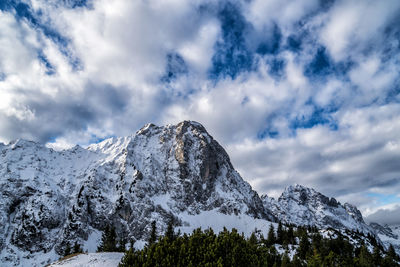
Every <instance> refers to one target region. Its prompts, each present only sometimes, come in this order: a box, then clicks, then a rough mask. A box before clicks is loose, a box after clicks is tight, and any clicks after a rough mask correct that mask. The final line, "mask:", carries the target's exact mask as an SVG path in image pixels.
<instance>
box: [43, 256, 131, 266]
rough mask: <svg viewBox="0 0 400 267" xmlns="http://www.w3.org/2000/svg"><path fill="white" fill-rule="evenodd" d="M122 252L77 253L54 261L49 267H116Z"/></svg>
mask: <svg viewBox="0 0 400 267" xmlns="http://www.w3.org/2000/svg"><path fill="white" fill-rule="evenodd" d="M123 255H124V253H119V252H102V253H88V254H79V255H77V256H74V257H71V258H68V259H65V260H62V261H58V262H55V263H53V264H51V265H49V267H58V266H62V267H83V266H85V267H116V266H118V263H119V262H120V261H121V258H122V256H123Z"/></svg>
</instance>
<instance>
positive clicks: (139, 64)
mask: <svg viewBox="0 0 400 267" xmlns="http://www.w3.org/2000/svg"><path fill="white" fill-rule="evenodd" d="M399 14H400V2H399V1H395V0H393V1H390V0H388V1H360V0H358V1H356V0H354V1H344V0H343V1H317V0H301V1H277V0H268V1H265V0H254V1H234V0H232V1H219V2H215V1H208V0H196V1H178V0H167V1H153V0H150V1H127V0H126V1H123V0H116V1H112V2H110V1H106V0H93V1H74V0H69V1H61V0H60V1H45V0H31V1H29V0H26V1H18V0H10V1H3V2H2V3H1V4H0V32H1V34H0V99H1V100H0V141H3V142H8V141H10V140H12V139H15V138H26V139H32V140H37V141H41V142H45V143H51V144H52V145H54V146H59V147H65V146H70V145H73V144H76V143H79V144H81V145H85V144H88V143H91V142H96V141H97V140H100V139H103V138H105V137H107V136H114V135H117V136H121V135H127V134H130V133H132V132H134V131H136V130H137V129H138V128H140V127H141V126H142V125H143V124H145V123H147V122H154V123H157V124H166V123H175V122H178V121H180V120H183V119H192V120H197V121H199V122H201V123H203V124H204V125H205V126H206V128H207V129H208V130H209V132H210V133H211V134H212V135H214V137H215V138H216V139H217V140H219V141H220V142H221V144H222V145H223V146H224V147H226V149H227V150H228V153H229V154H230V155H231V158H232V161H233V163H234V165H235V167H236V168H237V169H238V170H239V171H240V173H241V174H242V176H243V177H244V178H245V179H246V180H248V181H250V183H251V184H252V185H253V186H254V187H255V189H256V190H258V191H259V192H260V193H267V194H269V195H272V196H278V195H279V193H280V192H282V190H283V188H284V187H285V186H287V185H289V184H293V183H299V184H304V185H307V186H311V187H314V188H316V189H317V190H320V191H321V192H323V193H325V194H328V195H330V196H335V197H337V198H339V199H340V200H341V201H349V202H351V203H353V204H356V205H358V206H359V207H360V208H361V209H362V211H363V212H364V215H369V214H372V215H371V218H375V217H376V216H378V215H376V214H380V213H382V212H383V213H385V214H388V216H386V217H385V216H382V217H385V218H387V219H385V220H384V221H382V220H381V222H388V223H400V220H399V218H398V217H395V216H394V215H393V216H391V214H392V213H393V212H392V210H393V209H387V208H386V209H385V207H386V206H385V205H387V204H388V203H385V204H383V203H381V202H380V201H378V200H379V198H378V200H377V197H376V195H374V196H372V195H371V193H374V194H375V193H376V194H379V196H382V197H383V196H386V195H391V194H398V192H400V164H399V162H400V135H399V133H400V105H399V101H400V96H399V93H400V88H399V84H400V81H399V75H398V73H400V52H399V51H400V27H399V25H400V24H399V22H400V21H399V17H400V16H399ZM396 203H397V204H399V203H398V200H396V199H394V200H392V203H389V204H391V205H396ZM374 214H375V215H374ZM374 216H375V217H374ZM376 218H378V217H376Z"/></svg>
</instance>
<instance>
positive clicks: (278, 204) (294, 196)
mask: <svg viewBox="0 0 400 267" xmlns="http://www.w3.org/2000/svg"><path fill="white" fill-rule="evenodd" d="M263 202H264V205H265V206H266V207H268V208H269V209H271V210H272V211H273V214H275V215H276V217H277V218H278V219H279V220H281V221H283V222H285V223H294V224H297V225H314V226H317V227H319V228H329V227H331V228H335V229H349V230H359V231H361V232H364V233H369V232H372V231H371V229H370V228H369V226H368V225H366V224H365V222H364V220H363V218H362V215H361V212H360V211H359V210H358V209H357V208H356V207H354V206H352V205H350V204H348V203H346V204H344V205H342V204H341V203H340V202H338V201H336V199H334V198H329V197H327V196H325V195H323V194H321V193H319V192H317V191H315V190H314V189H312V188H308V187H305V186H302V185H298V184H296V185H291V186H288V187H286V188H285V190H284V192H283V193H282V195H281V196H280V197H279V198H278V200H274V199H271V198H268V197H266V196H265V197H263Z"/></svg>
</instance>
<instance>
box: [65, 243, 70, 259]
mask: <svg viewBox="0 0 400 267" xmlns="http://www.w3.org/2000/svg"><path fill="white" fill-rule="evenodd" d="M70 254H71V245H70V244H69V243H67V245H66V247H65V250H64V257H65V256H68V255H70Z"/></svg>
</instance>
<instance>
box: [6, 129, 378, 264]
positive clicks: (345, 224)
mask: <svg viewBox="0 0 400 267" xmlns="http://www.w3.org/2000/svg"><path fill="white" fill-rule="evenodd" d="M0 153H1V154H0V155H1V160H0V175H1V176H0V177H1V180H0V194H1V197H2V200H1V201H0V223H1V224H2V225H5V227H4V228H3V229H0V256H1V261H2V262H3V263H7V264H10V265H12V264H14V265H19V264H22V263H25V262H29V264H32V265H34V266H35V264H37V265H41V264H42V263H45V262H49V261H50V260H54V259H56V258H57V257H58V256H57V255H60V254H61V253H62V251H63V249H64V248H65V246H66V245H67V243H71V242H78V243H80V244H82V245H83V246H84V248H86V249H88V250H93V248H95V247H96V244H95V243H96V242H98V239H99V237H100V233H101V231H102V229H104V227H105V226H106V225H107V224H112V225H114V226H115V227H116V231H117V234H118V235H119V236H124V237H126V238H128V239H134V240H137V241H138V243H139V244H140V243H141V242H142V243H143V241H144V240H146V238H147V235H148V233H149V232H150V222H151V221H152V220H156V221H157V222H158V227H159V231H161V232H162V231H164V230H165V229H166V224H167V222H168V221H169V220H174V221H175V223H176V225H177V226H179V227H181V228H182V230H186V231H191V229H193V228H195V227H197V226H202V227H207V226H208V227H213V228H218V229H219V228H220V227H221V226H225V225H224V224H226V225H231V227H238V228H240V229H241V230H242V231H245V232H246V233H248V234H249V233H250V232H251V231H252V230H254V228H258V229H260V228H262V229H263V230H264V232H265V231H267V229H268V225H269V224H271V223H274V222H276V221H277V220H278V219H279V220H281V221H283V222H285V223H292V224H298V225H300V224H304V221H305V219H304V218H306V219H309V218H313V222H314V224H315V226H319V227H333V228H335V227H336V228H341V229H351V230H360V231H362V232H365V233H374V231H373V230H372V228H370V227H369V226H367V225H366V224H365V222H364V221H363V219H362V215H361V213H360V212H359V211H358V210H357V209H356V208H355V207H353V206H350V205H347V206H346V204H345V205H344V206H342V205H341V204H340V203H338V202H337V201H336V200H333V199H330V198H327V197H326V196H323V195H322V194H320V193H318V192H316V191H315V190H313V189H308V188H306V187H302V186H299V185H297V186H292V187H288V188H287V189H286V190H285V191H284V192H283V193H282V196H281V197H282V198H280V199H278V200H274V199H271V198H268V197H266V196H264V197H262V198H261V197H260V196H259V195H258V193H257V192H256V191H254V190H253V189H252V188H251V186H250V184H249V183H248V182H246V181H245V180H244V179H243V178H242V177H241V176H240V174H239V173H238V172H237V171H236V170H235V169H234V168H233V165H232V163H231V161H230V159H229V155H228V154H227V153H226V151H225V150H224V149H223V148H222V147H221V146H220V145H219V144H218V142H217V141H216V140H214V138H213V137H212V136H211V135H210V134H209V133H208V132H207V131H206V129H205V128H204V127H203V126H202V125H201V124H200V123H197V122H193V121H183V122H181V123H178V124H176V125H167V126H156V125H154V124H146V125H145V126H144V127H142V128H141V129H140V130H138V131H137V132H136V133H134V134H132V135H129V136H127V137H113V138H109V139H106V140H104V141H102V142H100V143H98V144H92V145H90V146H88V148H86V149H85V148H82V147H79V146H75V147H73V148H71V149H68V150H63V151H55V150H53V149H51V148H47V147H46V146H45V145H43V144H40V143H35V142H31V141H25V140H22V139H18V140H15V141H12V142H10V143H9V144H8V145H3V146H1V145H0ZM302 192H303V193H302ZM302 194H303V197H302ZM304 194H305V195H304ZM304 196H305V197H304ZM304 201H305V202H304ZM293 207H297V208H301V207H302V209H303V211H304V212H303V213H301V214H302V215H304V216H305V217H304V218H302V217H301V216H297V217H294V215H295V214H296V213H295V212H294V210H296V209H294V210H293ZM327 207H328V208H327ZM330 207H331V208H330ZM338 207H339V209H337V208H338ZM298 210H299V209H297V210H296V211H298ZM300 210H301V209H300ZM338 210H339V211H338ZM324 212H325V214H324ZM326 212H330V213H332V212H333V213H335V212H336V213H335V214H336V215H340V216H342V217H341V220H340V221H339V223H342V225H340V224H338V222H337V221H335V220H328V219H325V221H324V223H323V224H319V223H318V222H319V220H320V219H321V218H330V217H329V216H328V215H329V214H327V213H326ZM313 214H314V215H313ZM317 215H318V216H317ZM360 216H361V219H360ZM210 217H212V218H213V220H210ZM350 222H351V223H350ZM334 223H335V224H334Z"/></svg>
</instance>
